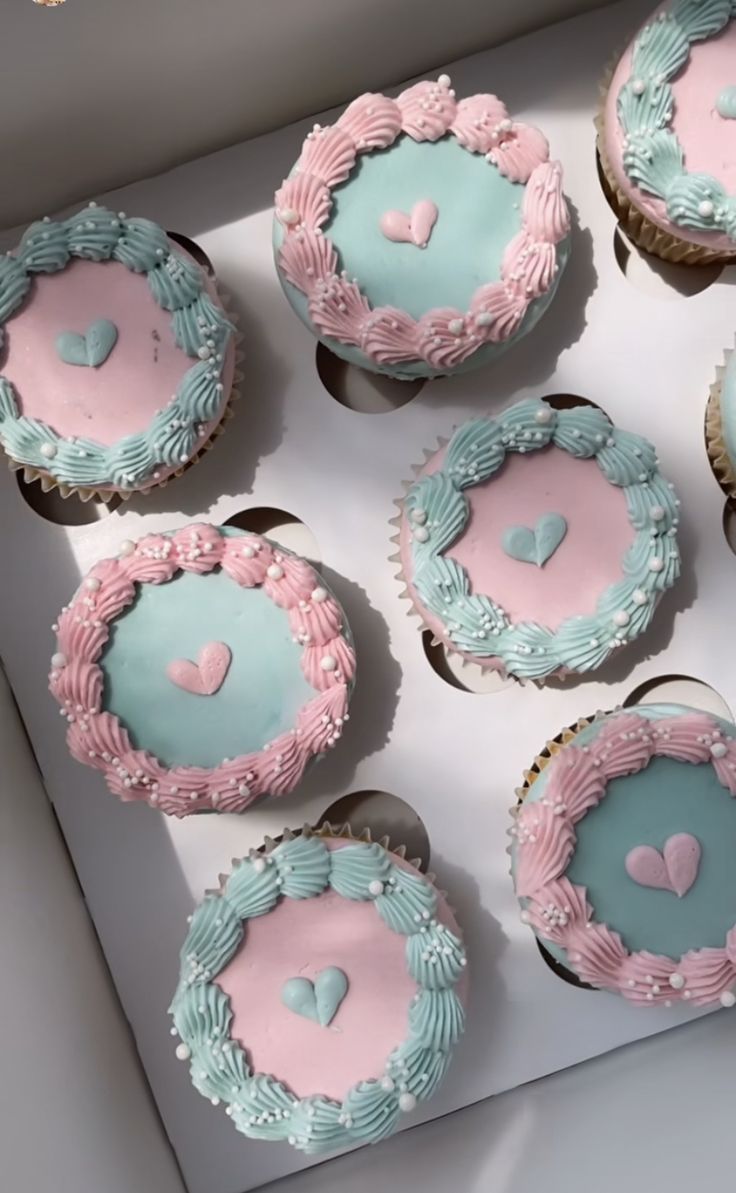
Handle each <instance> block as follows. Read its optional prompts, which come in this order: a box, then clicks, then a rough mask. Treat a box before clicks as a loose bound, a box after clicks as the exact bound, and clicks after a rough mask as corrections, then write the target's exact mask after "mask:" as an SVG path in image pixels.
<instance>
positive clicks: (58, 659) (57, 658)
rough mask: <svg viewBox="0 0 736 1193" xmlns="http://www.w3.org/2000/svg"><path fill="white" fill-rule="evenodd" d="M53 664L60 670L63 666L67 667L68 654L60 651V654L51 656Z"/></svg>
mask: <svg viewBox="0 0 736 1193" xmlns="http://www.w3.org/2000/svg"><path fill="white" fill-rule="evenodd" d="M51 666H52V667H54V668H55V669H56V670H57V671H59V670H60V669H61V668H62V667H66V655H65V654H62V653H61V651H59V653H58V654H54V655H52V656H51Z"/></svg>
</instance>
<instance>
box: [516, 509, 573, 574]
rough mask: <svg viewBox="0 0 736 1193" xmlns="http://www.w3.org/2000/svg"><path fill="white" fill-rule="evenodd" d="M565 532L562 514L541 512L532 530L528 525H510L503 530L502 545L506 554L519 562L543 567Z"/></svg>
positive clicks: (565, 523)
mask: <svg viewBox="0 0 736 1193" xmlns="http://www.w3.org/2000/svg"><path fill="white" fill-rule="evenodd" d="M566 534H567V522H566V520H565V519H564V518H563V516H562V514H542V516H541V518H538V519H537V524H536V526H535V527H534V529H533V530H531V529H530V528H529V527H528V526H510V527H509V528H508V530H506V531H504V535H503V539H502V545H503V549H504V551H505V552H506V554H507V555H510V556H511V558H512V559H518V560H519V562H520V563H535V564H536V565H537V567H540V568H541V567H543V566H544V564H545V563H546V562H547V560H548V559H550V558H551V557H552V556H553V555H554V553H555V551H556V550H557V548H558V547H559V545H560V543H561V542H562V540H563V539H564V537H565V535H566Z"/></svg>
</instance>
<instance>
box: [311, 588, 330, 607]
mask: <svg viewBox="0 0 736 1193" xmlns="http://www.w3.org/2000/svg"><path fill="white" fill-rule="evenodd" d="M312 600H313V601H314V602H315V603H316V604H317V605H321V604H322V602H323V601H326V600H327V589H326V588H313V589H312Z"/></svg>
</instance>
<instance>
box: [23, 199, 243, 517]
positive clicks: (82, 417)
mask: <svg viewBox="0 0 736 1193" xmlns="http://www.w3.org/2000/svg"><path fill="white" fill-rule="evenodd" d="M234 364H235V336H234V329H233V326H232V324H231V323H230V321H229V319H228V318H227V316H226V314H225V312H224V310H223V308H222V304H221V302H220V300H219V299H218V296H217V292H216V289H215V285H214V282H213V281H212V280H211V279H210V278H208V277H207V275H206V273H205V271H204V270H203V269H202V268H201V266H200V265H198V264H197V262H196V261H194V260H193V259H192V258H191V257H190V256H189V254H188V253H186V252H185V251H183V250H182V249H181V248H179V247H178V246H176V245H175V244H174V243H173V242H172V241H171V240H170V239H169V238H168V237H167V235H166V233H165V232H164V231H163V229H162V228H160V227H159V226H158V225H157V224H154V223H151V221H150V220H143V219H137V218H131V219H129V218H127V217H126V216H125V215H124V213H123V212H120V213H119V214H117V215H115V214H113V213H112V212H111V211H107V210H106V209H105V208H104V207H98V206H96V205H95V204H94V203H91V204H90V205H89V207H87V208H85V210H84V211H81V212H79V213H78V214H77V215H75V216H72V217H71V218H70V219H68V220H62V221H60V222H53V221H51V220H49V219H44V220H42V221H41V222H40V223H35V224H32V225H31V227H30V228H28V230H27V231H26V233H25V234H24V236H23V238H22V240H21V242H20V245H19V246H18V248H17V249H16V250H15V252H14V253H12V254H10V255H9V256H6V257H0V444H2V446H3V448H4V449H5V452H6V454H7V456H8V460H9V462H10V465H11V467H16V468H18V467H22V468H24V469H25V471H26V476H27V478H28V479H37V478H38V479H40V480H41V481H42V483H43V484H44V486H45V487H47V488H49V487H54V486H55V487H58V488H59V489H60V490H61V492H62V493H63V494H64V495H65V496H66V495H68V494H69V493H71V492H76V493H78V494H79V495H80V496H81V497H82V498H83V499H86V498H89V497H90V496H91V495H92V494H97V495H99V496H100V497H103V498H105V497H110V496H112V495H113V494H121V495H122V496H129V495H130V494H131V493H134V492H140V491H148V490H149V489H151V488H152V487H153V486H155V485H160V484H163V483H165V482H166V481H167V480H169V479H170V478H171V477H172V476H173V475H175V474H178V473H180V472H181V471H182V469H183V468H184V467H185V466H186V465H187V464H188V463H189V462H190V461H191V460H193V459H194V458H195V457H196V456H197V455H198V454H199V453H200V452H201V451H202V450H203V449H204V448H205V447H206V446H207V445H208V443H209V442H210V441H211V439H212V437H213V435H214V433H215V431H216V430H217V428H218V426H219V424H220V422H221V420H222V419H223V417H224V415H225V413H226V410H227V406H228V400H229V398H230V391H231V386H232V382H233V376H234Z"/></svg>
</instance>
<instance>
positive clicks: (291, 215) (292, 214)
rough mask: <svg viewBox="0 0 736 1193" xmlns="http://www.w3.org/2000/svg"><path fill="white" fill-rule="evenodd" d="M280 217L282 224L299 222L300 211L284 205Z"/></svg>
mask: <svg viewBox="0 0 736 1193" xmlns="http://www.w3.org/2000/svg"><path fill="white" fill-rule="evenodd" d="M279 219H280V220H281V223H282V224H298V223H299V212H298V211H294V208H293V207H284V209H283V210H282V211H280V212H279Z"/></svg>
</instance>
